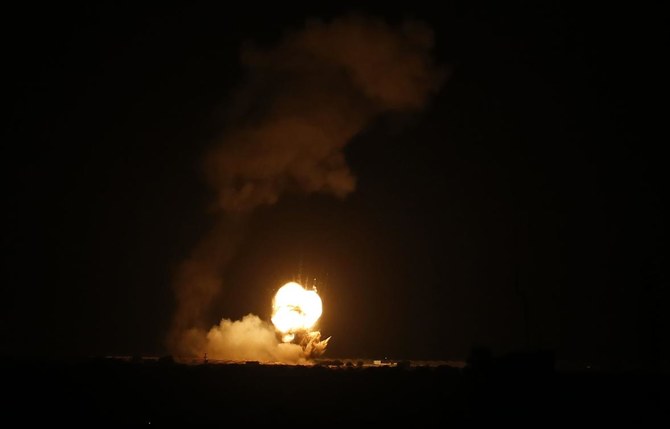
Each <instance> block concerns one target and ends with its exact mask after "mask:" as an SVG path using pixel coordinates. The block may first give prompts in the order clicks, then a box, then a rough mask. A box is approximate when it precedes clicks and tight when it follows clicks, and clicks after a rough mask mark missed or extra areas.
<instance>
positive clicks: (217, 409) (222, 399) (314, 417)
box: [1, 359, 669, 427]
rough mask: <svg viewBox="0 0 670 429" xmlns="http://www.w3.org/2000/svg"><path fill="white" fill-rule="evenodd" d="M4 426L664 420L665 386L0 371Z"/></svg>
mask: <svg viewBox="0 0 670 429" xmlns="http://www.w3.org/2000/svg"><path fill="white" fill-rule="evenodd" d="M1 363H2V369H1V374H2V388H3V397H4V399H3V403H2V407H1V411H2V416H3V420H4V423H7V422H8V421H11V420H12V419H15V418H16V419H18V421H20V422H35V421H38V422H52V423H53V422H61V421H64V422H86V423H94V424H95V423H101V422H131V423H144V424H146V423H151V424H156V423H175V422H177V423H179V422H183V423H224V424H225V423H227V422H236V423H241V422H248V423H253V422H268V423H273V424H278V423H281V424H282V425H284V424H295V425H299V426H309V427H312V426H313V427H318V426H323V425H324V423H338V422H351V421H388V422H395V421H406V422H414V423H417V422H436V423H440V422H441V423H448V422H450V421H452V420H453V419H460V418H467V419H497V418H499V417H510V416H511V417H517V416H518V417H522V418H524V419H525V418H530V419H532V421H537V422H547V421H555V420H558V419H565V418H570V419H571V418H572V417H575V418H580V417H583V416H585V415H586V416H590V417H595V418H596V419H598V420H601V419H605V420H612V419H618V418H620V417H632V418H636V419H637V418H639V417H640V418H644V419H647V418H658V417H661V418H663V419H666V418H667V417H668V412H669V411H668V405H669V402H668V398H669V395H668V381H669V378H668V376H667V375H658V374H656V375H654V374H648V373H618V374H613V373H602V372H581V373H563V372H560V373H559V372H555V371H554V370H553V368H551V367H547V366H546V365H537V364H535V363H533V362H524V361H523V360H520V361H510V362H504V361H501V362H494V361H491V362H474V364H473V365H471V366H469V367H467V368H465V369H456V368H451V367H448V366H441V367H436V368H429V367H409V366H407V365H400V366H398V367H395V368H391V367H381V368H374V367H372V368H356V367H342V368H336V369H333V368H327V367H323V366H315V367H292V366H271V365H258V364H254V363H248V364H227V365H220V364H208V365H183V364H176V363H173V362H172V361H170V360H169V359H161V360H158V361H130V362H124V361H119V360H112V359H89V360H82V361H76V362H73V361H67V362H66V361H39V360H26V359H22V360H18V359H3V360H2V361H1Z"/></svg>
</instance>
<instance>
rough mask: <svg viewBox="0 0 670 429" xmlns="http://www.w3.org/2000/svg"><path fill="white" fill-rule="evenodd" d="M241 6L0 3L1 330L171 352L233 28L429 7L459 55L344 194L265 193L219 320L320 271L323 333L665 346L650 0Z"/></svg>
mask: <svg viewBox="0 0 670 429" xmlns="http://www.w3.org/2000/svg"><path fill="white" fill-rule="evenodd" d="M608 7H609V6H608ZM442 8H444V10H442ZM237 9H238V8H237V7H235V8H233V7H232V6H230V5H228V4H227V3H225V2H221V3H220V5H219V6H212V7H208V8H205V7H183V8H167V7H165V6H160V7H155V8H143V7H122V6H116V5H114V4H112V3H108V4H106V5H104V6H87V7H83V8H61V7H60V6H49V7H48V8H47V9H41V8H40V7H34V8H33V7H27V6H26V7H25V8H23V9H13V10H12V9H10V10H6V11H5V13H4V14H3V15H4V16H3V18H4V19H3V21H4V23H3V26H2V32H3V34H2V40H3V48H2V56H3V64H4V65H3V71H4V73H3V74H5V78H4V84H5V91H8V92H5V95H4V100H5V103H4V104H5V106H6V108H7V107H8V111H7V112H6V113H5V115H4V126H3V129H2V133H3V138H2V165H3V168H2V171H3V175H4V176H5V178H4V180H3V184H4V188H5V189H3V198H2V199H3V200H4V204H3V206H4V208H3V210H2V225H3V233H2V243H3V244H2V245H3V248H4V251H5V252H4V253H5V258H4V261H3V265H5V268H4V270H3V271H4V275H3V278H2V284H3V287H2V299H0V332H1V333H2V339H1V341H0V353H2V354H6V355H21V356H23V355H46V356H52V355H54V356H91V355H108V354H114V355H124V354H127V355H134V354H145V355H162V354H165V353H167V351H166V347H165V339H166V335H167V332H168V329H169V327H170V323H171V318H172V316H173V313H174V312H175V308H176V303H175V297H174V293H173V289H172V286H171V283H172V278H173V276H174V273H175V270H176V267H177V266H178V264H179V263H180V261H182V260H183V259H184V258H185V257H187V256H188V254H189V252H190V251H191V249H192V248H193V247H194V246H195V245H196V243H197V242H198V240H199V239H200V238H201V237H202V235H203V234H205V233H206V231H208V229H209V228H211V225H212V224H213V222H214V220H213V215H212V207H211V206H212V204H213V201H214V199H215V195H214V191H213V189H211V187H209V186H208V184H207V183H206V180H205V178H204V174H203V168H202V161H203V156H204V154H205V153H206V151H207V150H208V148H210V147H211V145H212V140H213V139H215V138H216V136H217V135H219V134H220V133H221V130H222V124H221V117H222V112H223V111H224V110H225V109H226V106H227V105H228V102H229V99H230V98H231V96H232V94H233V93H234V90H235V88H237V87H238V86H239V85H240V82H241V81H242V79H243V78H244V76H243V74H244V73H243V70H242V69H241V67H240V61H239V57H240V50H241V49H242V47H243V46H246V43H248V42H249V41H253V42H255V43H257V44H260V45H271V44H273V43H275V42H276V41H277V40H278V39H279V38H280V37H281V36H282V34H283V32H284V30H286V29H291V28H293V29H298V28H300V27H301V26H302V25H303V24H304V22H305V20H306V19H307V18H310V17H318V18H322V19H325V20H328V19H331V18H333V17H336V16H341V15H347V14H349V13H351V12H352V11H356V12H357V13H359V14H362V15H365V16H373V17H379V18H381V19H384V20H386V21H388V22H390V23H397V22H400V21H401V20H402V19H403V18H407V17H409V18H414V19H418V20H421V21H423V22H425V23H426V24H428V25H429V26H430V27H432V29H433V30H434V32H435V50H434V58H435V60H436V61H437V63H438V64H440V65H442V66H444V67H446V68H447V69H448V70H449V78H448V79H447V80H446V82H445V83H444V84H443V86H442V87H441V90H440V91H439V93H437V94H436V95H435V96H434V97H432V99H431V101H430V102H429V103H428V105H427V107H425V108H424V109H422V110H421V111H418V112H414V113H411V114H387V115H382V116H380V117H379V118H377V120H375V121H374V122H373V123H372V124H371V125H370V126H368V127H366V129H364V130H363V131H362V132H361V133H359V134H358V135H357V136H356V137H355V138H354V139H353V140H352V141H351V143H350V144H349V145H348V146H347V147H346V149H345V154H346V159H347V163H348V165H349V167H350V169H351V170H352V171H353V173H354V174H355V175H356V177H357V187H356V190H355V191H354V192H353V193H352V194H351V195H349V196H348V197H346V198H344V199H339V198H336V197H333V196H330V195H320V194H312V195H302V194H300V193H291V192H289V193H287V194H285V195H283V196H282V198H281V199H280V200H279V202H277V203H276V204H274V205H272V206H263V207H260V208H258V209H256V210H254V211H253V213H251V214H250V215H249V216H248V219H247V222H246V223H245V231H244V236H243V239H242V240H241V243H240V245H239V246H238V248H237V251H236V252H235V255H234V256H233V259H232V261H231V263H230V264H229V266H228V269H227V270H226V272H225V278H226V282H225V286H224V287H222V293H221V294H220V296H218V297H217V298H216V299H215V302H214V304H213V306H212V309H211V315H210V318H211V320H210V322H211V324H216V323H218V321H219V319H220V318H222V317H226V318H233V319H237V318H240V317H242V316H244V315H245V314H248V313H254V314H258V315H260V316H261V317H262V318H264V319H266V320H267V319H269V313H270V302H271V298H272V295H273V293H274V291H275V290H276V288H277V287H278V286H280V285H281V284H282V283H283V282H284V281H288V280H291V279H293V278H294V277H296V276H297V275H299V274H303V275H304V276H306V277H307V276H309V277H316V278H317V282H318V285H319V293H320V294H321V296H322V298H323V300H324V314H323V317H322V319H321V323H320V329H321V331H322V333H323V334H324V335H326V336H330V335H332V337H333V338H332V340H331V343H330V345H329V349H328V352H327V356H335V357H387V356H388V357H393V358H413V359H463V358H465V357H466V356H467V355H468V352H469V351H470V349H471V348H472V347H473V346H476V345H482V346H487V347H490V348H491V349H492V350H493V351H494V352H495V353H507V352H512V351H515V350H522V349H527V348H530V349H538V348H542V349H551V350H554V351H555V352H556V356H557V358H558V359H559V360H563V361H571V362H598V363H602V364H603V365H615V366H626V365H638V364H641V365H647V364H651V363H653V362H658V361H662V360H665V361H667V360H668V357H669V356H670V344H669V341H668V338H669V336H668V335H667V332H668V331H667V329H668V326H669V318H668V315H667V312H666V308H667V304H668V302H669V299H668V298H669V297H668V287H667V286H668V278H667V272H666V270H665V268H666V267H667V266H668V250H667V237H666V236H667V227H666V222H667V221H666V213H664V212H663V211H662V201H663V196H664V194H665V190H666V188H665V186H664V184H663V182H664V180H663V179H664V176H665V174H664V168H665V158H663V157H662V156H661V150H660V149H659V148H658V146H659V144H663V142H662V141H661V140H662V139H658V138H656V139H654V138H649V137H648V136H646V135H645V134H646V131H648V130H649V128H650V126H649V124H648V123H649V122H650V121H652V120H653V119H652V116H647V114H646V113H644V112H643V110H644V108H645V107H648V106H649V105H650V99H651V98H653V97H654V96H653V88H652V83H651V82H650V76H649V74H650V73H651V72H650V69H651V68H652V66H651V65H650V60H649V57H650V56H654V55H657V53H654V49H653V47H652V46H653V44H652V42H651V40H652V39H653V38H654V35H653V34H652V33H653V32H654V31H655V30H654V27H653V25H651V24H650V25H647V24H646V23H645V17H644V16H641V15H642V14H639V13H638V14H633V13H630V11H628V10H623V9H618V10H612V9H606V8H605V9H602V10H582V9H579V8H574V9H571V8H567V7H563V6H560V5H552V6H514V7H511V8H510V7H508V6H505V7H503V6H499V7H496V8H489V9H477V8H470V7H463V6H458V5H456V4H452V5H451V6H449V5H447V6H445V7H442V6H441V8H440V9H438V8H430V7H428V6H426V7H424V8H421V7H419V6H415V7H413V8H410V7H409V6H406V7H402V6H397V7H395V6H394V7H390V6H388V5H386V6H385V7H383V8H382V7H374V6H368V7H365V8H361V7H358V8H355V9H353V8H352V7H350V6H349V5H346V4H345V3H343V2H337V4H336V5H332V6H325V5H320V4H319V5H316V4H315V5H311V6H306V7H297V6H296V7H293V8H288V7H284V8H279V6H274V7H270V8H268V7H267V6H263V7H260V6H256V7H248V8H247V9H246V10H237ZM524 301H525V302H526V303H527V305H526V308H527V322H528V323H527V325H528V329H526V323H525V322H524V320H525V319H524V304H523V302H524Z"/></svg>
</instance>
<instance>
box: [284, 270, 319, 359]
mask: <svg viewBox="0 0 670 429" xmlns="http://www.w3.org/2000/svg"><path fill="white" fill-rule="evenodd" d="M322 312H323V304H322V302H321V298H320V297H319V294H318V293H316V289H313V290H307V289H305V288H304V287H302V286H301V285H300V284H298V283H295V282H289V283H286V284H285V285H284V286H282V287H281V288H279V290H278V291H277V293H276V294H275V297H274V299H273V300H272V323H273V324H274V326H275V329H276V330H277V332H279V333H280V334H281V336H282V341H283V342H284V343H290V342H292V341H293V340H295V339H296V336H297V337H298V339H299V341H300V344H301V346H302V347H303V349H304V350H305V354H306V355H307V356H312V355H319V354H321V353H323V351H324V350H325V348H326V345H327V344H328V340H330V337H328V338H326V339H325V340H323V341H321V333H320V332H319V331H316V330H313V328H314V325H315V324H316V322H317V321H318V320H319V317H321V313H322Z"/></svg>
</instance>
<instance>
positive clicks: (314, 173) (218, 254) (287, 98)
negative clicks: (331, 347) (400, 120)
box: [170, 16, 445, 362]
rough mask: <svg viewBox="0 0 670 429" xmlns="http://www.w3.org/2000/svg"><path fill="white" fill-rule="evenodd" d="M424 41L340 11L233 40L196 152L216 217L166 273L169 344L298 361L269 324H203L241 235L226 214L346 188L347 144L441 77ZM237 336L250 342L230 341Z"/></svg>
mask: <svg viewBox="0 0 670 429" xmlns="http://www.w3.org/2000/svg"><path fill="white" fill-rule="evenodd" d="M432 47H433V35H432V32H431V30H430V29H429V28H428V27H427V26H425V25H423V24H421V23H418V22H414V21H408V22H405V23H403V24H402V25H399V26H391V25H389V24H387V23H385V22H384V21H381V20H378V19H372V18H365V17H360V16H349V17H346V18H340V19H335V20H333V21H330V22H323V21H319V20H312V21H308V22H307V23H306V25H305V27H304V28H303V29H301V30H299V31H294V32H289V33H287V34H285V36H284V37H283V39H282V40H280V41H279V43H278V44H277V45H276V46H273V47H265V48H259V47H255V46H252V45H248V46H246V47H245V49H243V51H242V55H241V62H242V66H243V67H244V69H245V71H246V79H245V80H244V82H242V84H241V86H240V87H239V88H238V90H237V91H236V92H235V94H234V95H233V96H232V99H231V102H230V105H229V110H228V112H227V116H226V119H225V124H224V131H223V133H222V135H221V137H220V138H219V139H218V140H217V141H216V142H215V144H214V145H213V146H212V149H211V150H210V151H209V152H208V153H207V154H206V155H205V161H204V168H205V173H206V177H207V180H208V182H209V184H210V185H211V186H212V187H213V189H214V190H215V191H216V195H217V200H216V207H217V213H218V216H219V220H218V221H217V224H216V225H215V227H214V228H213V230H212V232H211V234H210V235H208V236H206V237H204V238H203V239H202V241H201V242H200V243H199V244H198V245H197V246H196V248H195V249H194V250H193V252H192V254H191V256H190V257H189V258H188V259H187V260H186V261H184V262H183V264H182V265H181V266H180V267H179V269H178V272H177V274H176V276H175V283H174V287H175V291H176V296H177V306H178V308H177V312H176V315H175V319H174V324H173V329H172V333H171V337H170V346H171V348H172V351H173V352H174V353H177V354H198V355H199V354H203V353H204V352H205V351H207V352H208V353H209V355H210V356H211V357H220V358H231V357H234V358H246V356H254V359H259V360H280V361H287V362H296V361H297V360H296V357H295V356H294V355H292V352H293V351H294V350H295V347H292V346H294V345H293V344H279V343H276V339H275V340H274V342H273V341H269V340H268V338H270V337H272V335H274V331H272V327H271V326H270V325H267V324H264V322H262V321H260V319H258V318H255V316H247V317H245V318H244V319H243V320H242V321H241V322H231V321H229V320H223V321H222V322H221V324H220V325H219V326H215V327H214V328H212V329H211V330H210V331H209V332H207V331H206V330H205V329H203V328H204V326H203V323H204V322H205V320H204V318H203V315H204V314H205V312H206V311H207V310H208V308H209V306H210V304H211V303H212V301H213V299H215V297H216V296H217V294H218V292H219V291H220V290H221V288H222V287H223V282H222V276H223V273H224V270H225V267H226V264H227V262H228V261H229V260H230V257H231V255H232V254H233V252H234V250H235V246H236V243H237V242H238V239H239V235H240V234H239V227H238V226H239V225H238V224H237V223H236V222H239V221H235V222H233V221H231V219H233V218H234V219H241V218H243V217H244V214H245V213H248V212H250V211H251V210H253V209H255V208H256V207H259V206H261V205H271V204H274V203H275V202H277V200H278V199H279V198H280V197H281V195H282V194H284V193H286V192H298V193H304V194H309V193H316V192H318V193H326V194H332V195H334V196H337V197H345V196H346V195H348V194H349V193H351V192H353V191H354V189H355V187H356V179H355V177H354V174H353V173H352V172H351V170H350V169H349V167H348V166H347V164H346V160H345V156H344V152H343V150H344V148H345V146H346V145H347V143H348V142H350V141H351V140H352V138H353V137H354V136H356V135H357V134H358V133H360V132H361V131H362V130H363V129H364V128H365V127H366V125H368V124H370V122H371V121H372V120H373V119H374V118H376V117H378V116H379V115H381V114H383V113H385V112H390V111H406V110H417V109H420V108H421V107H422V106H424V105H425V104H426V102H427V101H428V99H429V97H430V96H431V95H432V94H433V93H435V92H436V91H437V90H438V89H439V87H440V85H441V84H442V82H443V80H444V77H445V73H444V72H443V70H442V69H440V68H439V67H437V66H436V65H435V64H434V62H433V59H432V57H431V50H432ZM247 328H248V329H247ZM244 333H248V334H249V335H251V336H254V335H255V336H257V338H259V340H258V341H255V340H251V339H247V340H240V338H241V336H243V335H242V334H244ZM270 334H272V335H270ZM260 338H262V339H263V340H260ZM266 340H267V341H266ZM296 347H298V348H299V349H300V347H299V346H297V345H296ZM235 350H237V351H235ZM302 356H303V357H304V353H303V355H302ZM298 357H300V355H299V356H298ZM298 360H299V359H298Z"/></svg>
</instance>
